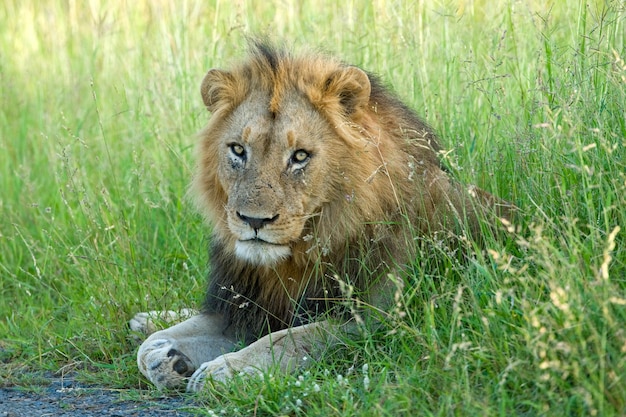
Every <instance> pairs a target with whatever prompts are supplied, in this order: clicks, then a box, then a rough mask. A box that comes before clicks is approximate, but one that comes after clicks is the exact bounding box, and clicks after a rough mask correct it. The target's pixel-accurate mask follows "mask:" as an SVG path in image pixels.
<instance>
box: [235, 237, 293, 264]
mask: <svg viewBox="0 0 626 417" xmlns="http://www.w3.org/2000/svg"><path fill="white" fill-rule="evenodd" d="M235 255H237V257H238V258H240V259H243V260H245V261H248V262H251V263H254V264H257V265H274V264H276V263H278V262H279V261H282V260H284V259H287V258H288V257H289V256H291V249H290V248H289V246H280V245H273V244H271V243H262V242H259V241H251V242H244V241H241V240H239V241H237V243H235Z"/></svg>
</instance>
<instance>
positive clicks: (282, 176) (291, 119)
mask: <svg viewBox="0 0 626 417" xmlns="http://www.w3.org/2000/svg"><path fill="white" fill-rule="evenodd" d="M201 92H202V98H203V100H204V103H205V105H206V107H207V108H208V110H209V111H211V112H212V117H211V119H210V121H209V123H208V126H207V127H206V128H205V129H204V130H203V132H202V133H201V141H200V146H199V159H198V167H197V173H196V176H195V180H194V187H193V188H194V192H195V194H196V195H197V198H198V203H199V205H200V207H201V208H202V210H203V211H204V213H205V214H206V217H207V218H208V220H209V221H210V223H212V224H213V234H212V238H211V242H212V243H211V245H212V249H211V255H210V256H211V259H210V262H211V272H210V287H209V290H208V293H207V298H206V311H207V312H208V313H219V314H223V315H224V316H225V317H226V320H227V323H228V324H229V325H230V326H231V328H233V329H234V330H235V331H237V332H239V334H240V335H243V336H245V337H247V338H248V339H251V340H254V339H256V338H258V337H260V336H262V335H263V334H265V333H267V332H270V331H272V332H273V331H277V330H280V329H284V328H287V327H291V326H294V325H296V324H302V323H303V322H305V321H306V320H307V319H308V318H309V317H312V316H315V315H316V314H319V313H322V312H325V311H327V310H328V309H329V307H331V303H330V302H328V301H329V300H333V299H336V298H338V297H340V296H341V294H340V291H339V285H338V282H337V281H336V280H335V279H334V278H333V276H334V275H338V276H339V277H340V278H341V279H348V280H350V282H352V283H353V284H354V285H355V287H356V289H357V290H360V291H362V292H363V293H368V292H369V291H371V288H370V287H371V285H372V284H373V283H374V281H376V278H375V277H376V276H381V275H382V276H385V275H384V274H381V272H384V271H387V270H389V269H390V268H396V267H397V266H398V265H401V264H402V263H404V262H406V261H407V260H409V259H410V257H411V256H414V254H415V252H414V250H413V247H414V245H415V241H414V237H419V236H426V235H429V234H432V233H433V232H436V231H452V232H453V233H464V231H469V234H470V235H473V237H474V238H479V237H480V230H481V228H480V224H479V221H480V219H481V218H483V217H484V215H485V214H490V213H491V214H496V215H499V216H500V215H506V213H507V211H508V209H509V207H508V206H507V205H506V204H501V202H500V201H499V200H498V199H496V198H494V197H492V196H491V195H489V194H487V193H486V192H484V191H481V190H479V189H476V188H473V189H472V190H471V192H468V191H467V190H466V188H465V187H462V186H460V185H459V184H458V183H456V182H455V181H453V180H452V179H451V178H450V177H449V175H448V174H447V173H446V172H445V170H443V169H442V168H441V166H440V163H439V160H438V155H437V152H438V151H439V150H440V148H439V145H438V144H437V138H436V137H435V135H434V133H433V131H432V130H431V129H430V128H429V127H428V126H426V125H425V124H424V123H423V122H422V121H421V120H420V119H419V118H418V117H417V116H416V115H415V114H414V113H413V112H412V111H411V110H409V109H408V108H407V107H406V106H405V105H404V104H402V103H401V102H400V101H399V100H398V99H397V98H396V97H395V96H393V95H392V94H391V93H390V92H389V91H388V90H387V89H385V88H384V87H383V86H382V84H381V83H380V81H379V80H378V79H377V78H376V77H374V76H373V75H371V74H368V73H366V72H364V71H362V70H361V69H359V68H357V67H354V66H350V65H346V64H344V63H342V62H340V61H338V60H336V59H333V58H330V57H328V56H325V55H323V54H316V53H309V54H303V55H298V56H295V55H292V54H290V53H289V52H286V51H284V50H281V49H277V48H275V47H273V46H270V45H267V44H265V43H262V42H253V44H252V47H251V52H250V55H249V57H248V58H247V59H246V60H245V61H243V62H242V63H240V64H239V65H236V66H234V67H233V68H231V69H230V70H228V71H224V70H211V71H209V73H208V74H207V75H206V77H205V79H204V81H203V83H202V87H201ZM492 220H493V219H492ZM463 226H465V227H463ZM377 285H378V284H377ZM383 285H384V283H383ZM374 301H376V300H374Z"/></svg>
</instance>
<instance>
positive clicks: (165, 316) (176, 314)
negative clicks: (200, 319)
mask: <svg viewBox="0 0 626 417" xmlns="http://www.w3.org/2000/svg"><path fill="white" fill-rule="evenodd" d="M195 314H197V312H196V311H195V310H193V309H190V308H183V309H181V310H179V311H171V310H166V311H149V312H142V313H137V314H135V317H133V318H132V319H130V320H129V321H128V327H130V330H132V331H134V332H139V333H143V334H145V335H150V334H152V333H154V332H156V331H157V330H158V329H159V328H163V327H164V326H163V324H167V325H169V324H172V323H177V322H180V321H183V320H186V319H188V318H189V317H192V316H194V315H195Z"/></svg>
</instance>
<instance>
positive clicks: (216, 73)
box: [200, 69, 236, 113]
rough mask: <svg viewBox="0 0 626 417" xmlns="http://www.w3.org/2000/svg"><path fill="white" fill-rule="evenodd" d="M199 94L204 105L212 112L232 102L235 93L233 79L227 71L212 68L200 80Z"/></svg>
mask: <svg viewBox="0 0 626 417" xmlns="http://www.w3.org/2000/svg"><path fill="white" fill-rule="evenodd" d="M200 94H202V100H203V101H204V105H205V106H206V107H207V109H208V110H209V111H210V112H211V113H212V112H214V111H215V110H217V108H219V107H220V106H222V105H224V104H229V103H230V104H232V102H233V101H234V99H235V94H236V83H235V79H234V77H233V76H232V74H230V73H229V72H226V71H222V70H218V69H212V70H210V71H209V72H207V74H206V75H205V76H204V79H203V80H202V85H201V86H200Z"/></svg>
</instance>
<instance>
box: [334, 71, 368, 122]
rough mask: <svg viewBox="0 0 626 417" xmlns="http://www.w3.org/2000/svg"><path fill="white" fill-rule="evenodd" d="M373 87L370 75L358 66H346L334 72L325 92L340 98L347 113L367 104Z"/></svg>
mask: <svg viewBox="0 0 626 417" xmlns="http://www.w3.org/2000/svg"><path fill="white" fill-rule="evenodd" d="M371 89H372V87H371V84H370V79H369V77H368V76H367V74H366V73H365V71H363V70H361V69H359V68H357V67H345V68H342V69H340V70H337V71H335V72H333V73H332V74H331V75H330V76H329V77H328V79H327V80H326V84H325V93H326V94H327V95H328V96H334V97H337V98H338V99H339V104H340V105H341V106H342V107H343V111H344V113H345V114H346V115H352V114H354V113H356V112H357V111H358V110H359V109H361V108H363V107H365V106H367V103H368V102H369V98H370V93H371Z"/></svg>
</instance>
